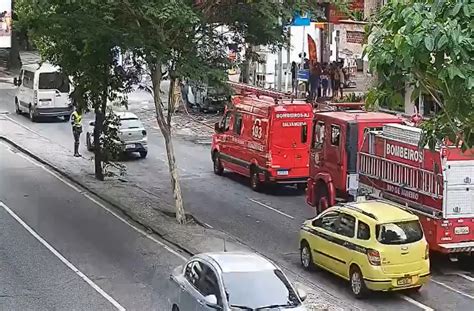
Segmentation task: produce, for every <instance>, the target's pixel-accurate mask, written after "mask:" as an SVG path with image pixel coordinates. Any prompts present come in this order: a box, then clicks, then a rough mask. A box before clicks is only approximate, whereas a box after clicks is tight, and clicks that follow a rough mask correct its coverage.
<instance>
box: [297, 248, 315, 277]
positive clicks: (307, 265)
mask: <svg viewBox="0 0 474 311" xmlns="http://www.w3.org/2000/svg"><path fill="white" fill-rule="evenodd" d="M300 260H301V265H302V266H303V268H304V269H305V270H308V271H311V270H314V262H313V255H311V248H310V247H309V244H308V242H306V241H303V242H301V247H300Z"/></svg>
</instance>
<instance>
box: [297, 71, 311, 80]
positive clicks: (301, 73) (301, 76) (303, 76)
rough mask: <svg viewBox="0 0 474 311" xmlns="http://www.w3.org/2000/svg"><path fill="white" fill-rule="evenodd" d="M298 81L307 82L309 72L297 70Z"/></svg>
mask: <svg viewBox="0 0 474 311" xmlns="http://www.w3.org/2000/svg"><path fill="white" fill-rule="evenodd" d="M298 80H300V81H308V80H309V70H308V69H300V70H298Z"/></svg>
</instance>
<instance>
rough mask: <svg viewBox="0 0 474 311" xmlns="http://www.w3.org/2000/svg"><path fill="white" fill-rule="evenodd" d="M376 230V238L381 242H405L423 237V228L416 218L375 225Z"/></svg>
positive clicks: (390, 243) (395, 243)
mask: <svg viewBox="0 0 474 311" xmlns="http://www.w3.org/2000/svg"><path fill="white" fill-rule="evenodd" d="M376 230H377V233H376V234H377V240H378V241H379V242H380V243H382V244H388V245H398V244H407V243H413V242H417V241H419V240H421V239H422V238H423V230H422V229H421V225H420V223H419V222H418V221H417V220H413V221H404V222H396V223H388V224H383V225H377V228H376Z"/></svg>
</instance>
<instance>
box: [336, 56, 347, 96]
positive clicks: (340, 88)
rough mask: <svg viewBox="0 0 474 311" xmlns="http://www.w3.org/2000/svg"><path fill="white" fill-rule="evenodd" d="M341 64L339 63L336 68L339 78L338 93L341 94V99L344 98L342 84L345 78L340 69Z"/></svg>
mask: <svg viewBox="0 0 474 311" xmlns="http://www.w3.org/2000/svg"><path fill="white" fill-rule="evenodd" d="M342 66H343V64H342V63H340V64H339V66H338V67H337V70H338V76H339V91H340V92H341V99H343V98H344V83H345V81H346V80H345V79H346V76H345V74H344V70H343V69H342Z"/></svg>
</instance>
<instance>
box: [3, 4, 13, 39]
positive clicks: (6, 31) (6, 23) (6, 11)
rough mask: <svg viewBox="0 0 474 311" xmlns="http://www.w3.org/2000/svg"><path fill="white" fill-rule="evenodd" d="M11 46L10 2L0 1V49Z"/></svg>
mask: <svg viewBox="0 0 474 311" xmlns="http://www.w3.org/2000/svg"><path fill="white" fill-rule="evenodd" d="M11 46H12V0H0V48H11Z"/></svg>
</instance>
